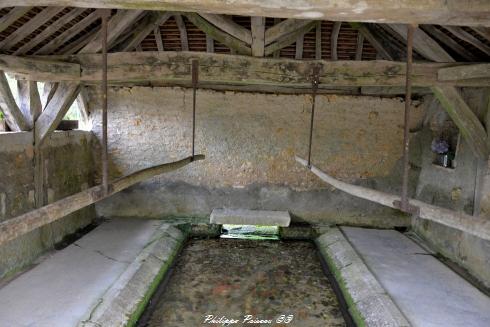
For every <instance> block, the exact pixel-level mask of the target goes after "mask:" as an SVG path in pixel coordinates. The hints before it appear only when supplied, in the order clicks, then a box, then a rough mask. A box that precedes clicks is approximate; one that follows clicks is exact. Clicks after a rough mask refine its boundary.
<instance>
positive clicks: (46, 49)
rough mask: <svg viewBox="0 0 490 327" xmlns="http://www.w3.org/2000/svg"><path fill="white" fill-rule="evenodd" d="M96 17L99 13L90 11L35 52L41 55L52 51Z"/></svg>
mask: <svg viewBox="0 0 490 327" xmlns="http://www.w3.org/2000/svg"><path fill="white" fill-rule="evenodd" d="M97 19H99V13H98V12H97V11H94V12H92V13H90V14H89V15H88V16H87V17H85V18H83V19H82V20H80V21H79V22H78V23H76V24H74V25H73V26H72V27H70V28H69V29H67V30H66V31H64V32H63V33H61V34H60V35H58V36H57V37H56V38H54V39H53V40H51V41H50V42H48V43H47V44H45V45H43V46H42V47H41V48H40V49H39V50H37V51H36V52H35V54H37V55H43V54H50V53H52V52H54V51H55V50H56V49H58V48H59V47H61V46H62V45H63V44H65V43H66V42H67V41H69V40H70V39H71V38H73V37H74V36H75V35H77V34H79V33H80V32H81V31H83V30H84V29H85V28H87V27H88V26H89V25H90V24H92V23H93V22H95V21H96V20H97Z"/></svg>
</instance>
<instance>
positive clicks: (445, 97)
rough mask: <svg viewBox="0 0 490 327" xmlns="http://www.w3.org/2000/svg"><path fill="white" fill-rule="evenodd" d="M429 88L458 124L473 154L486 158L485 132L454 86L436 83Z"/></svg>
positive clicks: (486, 142)
mask: <svg viewBox="0 0 490 327" xmlns="http://www.w3.org/2000/svg"><path fill="white" fill-rule="evenodd" d="M431 89H432V92H434V94H435V96H436V97H437V99H439V102H440V103H441V104H442V107H443V108H444V109H445V110H446V111H447V113H448V114H449V116H450V117H451V119H452V120H453V121H454V123H455V124H456V126H458V128H459V131H460V132H461V135H463V137H464V138H465V139H466V141H467V143H468V145H469V146H470V148H471V150H472V151H473V153H474V154H475V156H476V157H479V158H481V159H484V160H486V159H487V157H488V136H487V132H486V131H485V128H484V127H483V126H482V124H481V122H480V120H479V119H478V117H477V116H476V115H475V113H474V112H473V111H472V110H471V109H470V108H469V107H468V105H467V104H466V102H465V101H464V100H463V98H462V97H461V94H460V93H459V92H458V90H456V88H455V87H454V86H443V85H436V86H433V87H432V88H431Z"/></svg>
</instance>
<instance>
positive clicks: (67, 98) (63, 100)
mask: <svg viewBox="0 0 490 327" xmlns="http://www.w3.org/2000/svg"><path fill="white" fill-rule="evenodd" d="M79 91H80V84H79V83H60V84H59V86H58V87H57V88H56V91H55V93H54V95H53V97H52V99H51V100H50V101H49V102H48V103H47V105H46V108H45V109H44V111H43V112H42V114H41V115H40V116H39V118H38V119H37V120H36V122H35V128H34V137H35V143H36V144H37V145H38V146H39V145H41V144H42V143H43V141H44V140H45V139H46V137H47V136H48V135H49V133H51V132H52V131H54V130H55V128H56V127H57V126H58V124H59V123H60V122H61V120H62V119H63V117H64V116H65V114H66V112H67V111H68V109H69V108H70V106H71V105H72V103H73V101H75V99H76V97H77V96H78V92H79Z"/></svg>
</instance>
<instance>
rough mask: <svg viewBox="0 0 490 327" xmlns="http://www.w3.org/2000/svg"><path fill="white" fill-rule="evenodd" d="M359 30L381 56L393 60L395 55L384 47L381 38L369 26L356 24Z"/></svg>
mask: <svg viewBox="0 0 490 327" xmlns="http://www.w3.org/2000/svg"><path fill="white" fill-rule="evenodd" d="M354 27H356V28H357V29H358V31H359V32H360V33H361V34H362V35H363V36H364V38H365V39H366V40H367V41H368V42H369V43H370V44H371V45H372V46H373V48H375V49H376V52H378V54H379V55H380V56H381V58H383V59H386V60H393V56H392V55H391V54H390V53H389V52H388V51H387V50H386V49H385V48H384V47H383V45H382V44H381V42H380V40H379V39H378V37H377V36H376V35H374V34H373V33H372V32H371V30H370V29H369V28H367V26H365V25H364V24H362V25H357V24H356V25H354Z"/></svg>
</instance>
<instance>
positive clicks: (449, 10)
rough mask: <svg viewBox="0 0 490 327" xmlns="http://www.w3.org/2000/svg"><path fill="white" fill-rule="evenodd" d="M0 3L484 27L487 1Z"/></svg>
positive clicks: (489, 11)
mask: <svg viewBox="0 0 490 327" xmlns="http://www.w3.org/2000/svg"><path fill="white" fill-rule="evenodd" d="M2 6H5V7H8V6H73V7H85V8H108V9H114V8H117V9H145V10H163V11H165V10H173V11H183V12H207V13H218V14H227V15H243V16H262V17H282V18H301V19H322V20H331V21H348V22H378V23H403V24H439V25H460V26H490V3H488V1H482V0H466V1H461V0H432V1H427V0H410V1H408V0H405V1H393V0H365V1H363V2H361V3H359V2H358V1H345V0H329V1H318V0H295V1H287V2H285V1H284V0H268V1H264V0H234V1H233V2H231V3H230V2H227V1H218V0H186V1H182V0H159V1H155V0H104V1H100V0H69V1H68V0H3V1H2Z"/></svg>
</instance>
